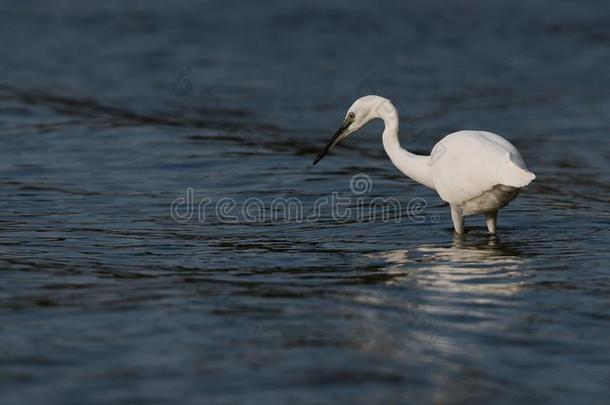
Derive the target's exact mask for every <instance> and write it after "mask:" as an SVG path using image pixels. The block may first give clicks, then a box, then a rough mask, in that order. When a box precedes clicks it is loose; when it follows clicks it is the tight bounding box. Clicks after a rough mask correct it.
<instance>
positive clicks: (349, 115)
mask: <svg viewBox="0 0 610 405" xmlns="http://www.w3.org/2000/svg"><path fill="white" fill-rule="evenodd" d="M347 116H348V117H350V118H351V119H354V118H356V114H354V113H353V112H351V111H350V113H349V114H347Z"/></svg>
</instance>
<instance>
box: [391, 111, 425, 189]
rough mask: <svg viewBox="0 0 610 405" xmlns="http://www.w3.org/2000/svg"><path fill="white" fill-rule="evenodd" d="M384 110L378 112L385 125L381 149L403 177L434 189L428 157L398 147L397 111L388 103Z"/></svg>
mask: <svg viewBox="0 0 610 405" xmlns="http://www.w3.org/2000/svg"><path fill="white" fill-rule="evenodd" d="M387 103H388V104H389V105H388V106H387V107H386V108H383V109H382V111H380V114H379V118H381V119H382V120H383V122H384V124H385V129H384V130H383V147H384V149H385V151H386V153H387V154H388V156H389V157H390V160H391V161H392V163H394V166H396V167H397V168H398V170H400V171H401V172H403V173H404V174H405V175H407V176H409V177H410V178H411V179H413V180H415V181H416V182H418V183H421V184H423V185H424V186H426V187H429V188H431V189H434V183H433V182H432V176H431V175H430V167H429V166H428V160H429V156H420V155H416V154H413V153H411V152H409V151H407V150H405V149H403V148H402V147H401V146H400V141H399V139H398V111H397V110H396V108H395V107H394V106H393V105H392V104H391V103H390V102H389V101H387Z"/></svg>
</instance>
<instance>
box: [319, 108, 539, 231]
mask: <svg viewBox="0 0 610 405" xmlns="http://www.w3.org/2000/svg"><path fill="white" fill-rule="evenodd" d="M376 118H380V119H381V120H383V122H384V123H385V129H384V131H383V136H382V139H383V147H384V149H385V151H386V153H387V154H388V156H389V157H390V160H391V161H392V163H394V165H395V166H396V167H397V168H398V170H400V171H401V172H402V173H404V174H405V175H406V176H408V177H410V178H411V179H413V180H415V181H417V182H418V183H421V184H423V185H424V186H426V187H429V188H431V189H433V190H436V192H437V193H438V194H439V196H440V197H441V198H442V199H443V200H444V201H446V202H447V203H449V206H450V207H451V219H452V220H453V227H454V228H455V232H456V233H458V234H460V235H461V234H463V233H464V217H465V216H467V215H474V214H484V215H485V221H486V223H487V229H488V230H489V232H490V233H492V234H494V233H496V222H497V216H498V210H499V209H500V208H502V207H504V206H505V205H506V204H508V203H509V202H511V201H512V200H513V199H514V198H515V197H516V196H517V194H518V193H519V190H520V189H521V188H523V187H525V186H527V185H528V184H529V183H530V182H531V181H532V180H534V179H535V178H536V176H535V175H534V173H532V172H530V171H529V170H527V168H526V166H525V162H524V161H523V158H522V157H521V154H520V153H519V151H518V150H517V149H516V148H515V147H514V146H513V145H512V144H511V143H510V142H508V141H507V140H506V139H504V138H502V137H501V136H499V135H496V134H494V133H491V132H487V131H458V132H454V133H452V134H449V135H447V136H445V137H444V138H443V139H441V140H440V141H439V142H438V143H437V144H436V145H435V146H434V148H433V149H432V152H431V154H430V156H420V155H415V154H413V153H411V152H409V151H407V150H405V149H403V148H402V147H401V146H400V142H399V140H398V111H397V110H396V107H394V105H393V104H392V103H391V102H390V100H388V99H386V98H383V97H379V96H365V97H362V98H360V99H358V100H356V102H355V103H354V104H353V105H352V106H351V107H350V108H349V110H348V112H347V115H346V116H345V120H344V121H343V125H342V126H341V128H339V130H338V131H337V132H336V133H335V135H334V136H333V137H332V138H331V140H330V141H329V142H328V144H327V145H326V147H325V148H324V150H323V151H322V152H321V153H320V154H319V155H318V156H316V158H315V160H314V162H313V164H314V165H315V164H316V163H318V162H319V161H320V160H321V159H322V158H323V157H324V156H325V155H326V154H327V153H328V152H329V151H330V150H331V149H332V148H334V147H335V146H336V145H337V144H338V143H339V142H341V141H342V140H343V139H345V138H346V137H347V136H348V135H350V134H352V133H354V132H355V131H357V130H358V129H360V128H362V127H363V126H364V125H366V124H367V123H369V122H370V121H372V120H374V119H376Z"/></svg>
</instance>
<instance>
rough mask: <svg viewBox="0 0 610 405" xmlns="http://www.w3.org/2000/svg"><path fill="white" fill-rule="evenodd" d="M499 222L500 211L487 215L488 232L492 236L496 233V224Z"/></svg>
mask: <svg viewBox="0 0 610 405" xmlns="http://www.w3.org/2000/svg"><path fill="white" fill-rule="evenodd" d="M497 222H498V211H493V212H488V213H487V214H485V223H486V224H487V230H488V231H489V233H491V234H495V233H496V224H497Z"/></svg>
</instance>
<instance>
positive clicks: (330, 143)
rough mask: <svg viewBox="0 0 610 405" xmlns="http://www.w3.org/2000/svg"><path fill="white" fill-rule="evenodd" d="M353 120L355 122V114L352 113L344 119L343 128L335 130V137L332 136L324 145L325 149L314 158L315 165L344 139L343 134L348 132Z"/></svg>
mask: <svg viewBox="0 0 610 405" xmlns="http://www.w3.org/2000/svg"><path fill="white" fill-rule="evenodd" d="M352 122H354V117H353V115H351V114H350V115H349V116H347V117H345V121H343V125H342V126H341V128H339V129H338V130H337V132H335V134H334V135H333V137H332V138H330V141H328V143H327V144H326V146H325V147H324V150H323V151H322V152H320V153H318V156H316V158H315V159H314V160H313V164H314V165H315V164H316V163H318V162H319V161H320V160H322V158H323V157H324V156H326V154H327V153H328V152H330V151H331V150H332V149H333V148H334V147H335V146H336V145H337V144H338V143H339V142H341V140H342V139H343V135H344V134H345V133H346V132H347V130H348V128H349V126H350V125H351V124H352Z"/></svg>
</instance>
